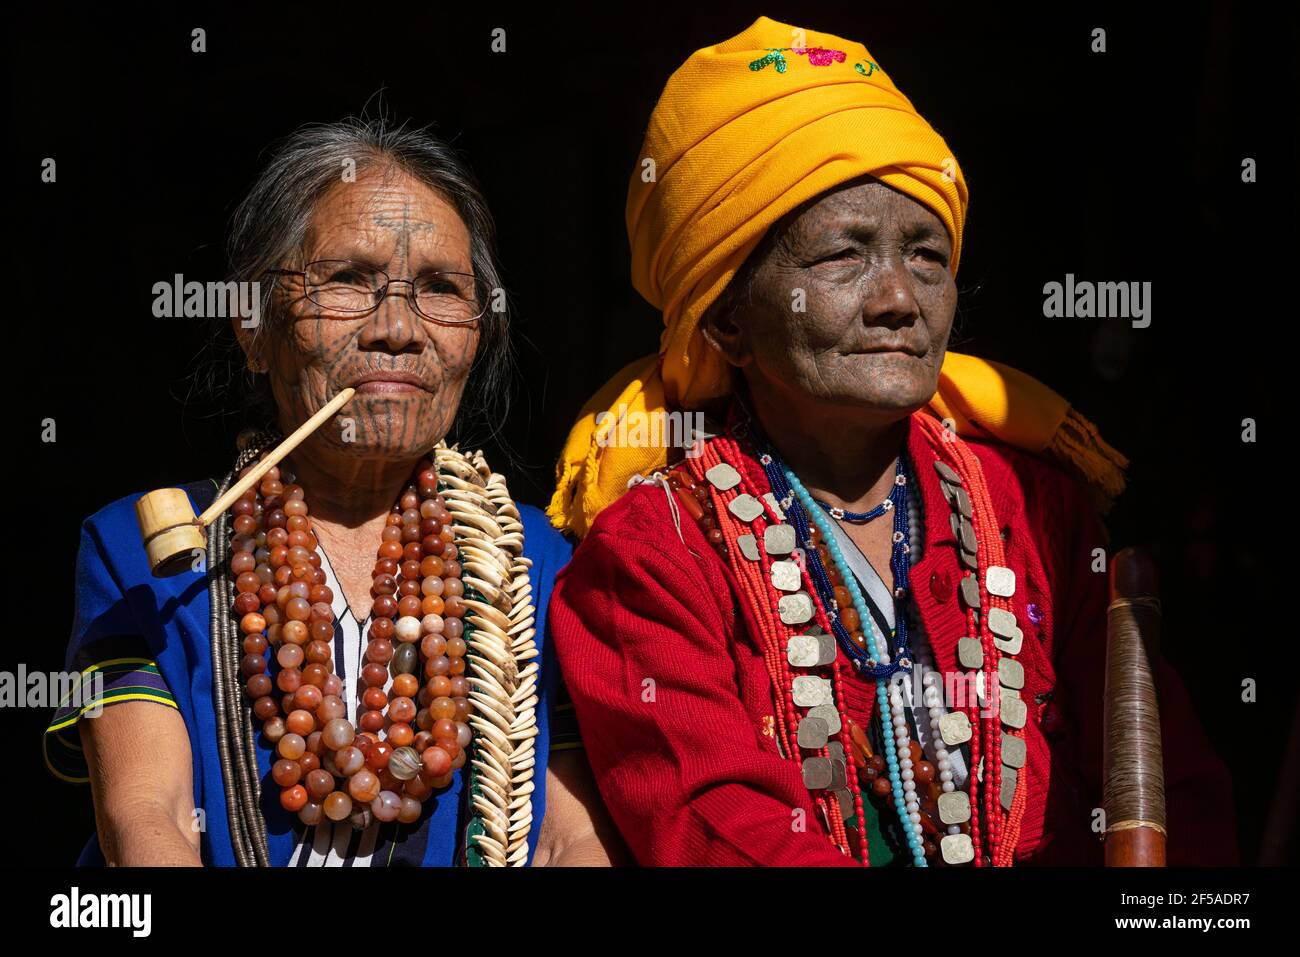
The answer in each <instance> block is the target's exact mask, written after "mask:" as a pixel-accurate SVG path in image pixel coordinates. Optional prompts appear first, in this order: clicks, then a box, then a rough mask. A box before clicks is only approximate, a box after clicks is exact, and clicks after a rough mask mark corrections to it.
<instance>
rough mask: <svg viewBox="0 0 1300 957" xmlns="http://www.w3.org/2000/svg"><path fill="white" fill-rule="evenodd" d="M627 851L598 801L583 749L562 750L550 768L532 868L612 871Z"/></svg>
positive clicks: (549, 765) (554, 757)
mask: <svg viewBox="0 0 1300 957" xmlns="http://www.w3.org/2000/svg"><path fill="white" fill-rule="evenodd" d="M627 863H629V859H628V854H627V849H626V848H625V847H624V846H623V841H622V839H621V838H620V837H619V836H618V831H617V830H616V829H615V828H614V825H613V822H612V821H610V819H609V813H608V812H607V811H606V810H605V805H604V803H603V802H602V801H601V799H600V792H599V791H598V790H597V789H596V782H595V780H594V779H593V778H592V776H591V768H590V767H589V766H588V765H587V758H586V756H585V755H584V753H583V752H582V751H581V750H573V751H559V752H556V753H554V754H552V755H551V756H550V759H549V761H548V763H547V768H546V815H545V817H543V818H542V831H541V834H540V835H538V838H537V851H536V853H535V854H534V855H533V867H612V866H621V865H623V864H627Z"/></svg>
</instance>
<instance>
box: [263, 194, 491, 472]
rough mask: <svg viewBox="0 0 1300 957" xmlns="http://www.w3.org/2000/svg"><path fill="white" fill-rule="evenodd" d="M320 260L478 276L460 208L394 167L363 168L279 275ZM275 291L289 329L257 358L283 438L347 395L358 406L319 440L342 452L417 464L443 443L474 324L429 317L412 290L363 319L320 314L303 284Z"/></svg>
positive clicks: (280, 326) (328, 203)
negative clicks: (347, 391)
mask: <svg viewBox="0 0 1300 957" xmlns="http://www.w3.org/2000/svg"><path fill="white" fill-rule="evenodd" d="M323 259H328V260H353V261H355V262H360V263H363V264H366V265H368V266H371V267H375V268H378V269H381V270H383V271H384V272H385V273H387V274H388V276H389V277H390V278H391V279H407V280H410V279H415V278H416V277H420V276H425V275H427V274H428V273H430V272H432V271H435V270H437V271H449V272H459V273H473V271H474V269H473V265H472V263H471V259H470V237H469V231H468V230H467V229H466V227H465V224H464V222H463V221H462V220H461V218H460V216H459V215H458V214H457V212H456V210H455V208H454V207H453V206H452V205H451V204H450V203H449V202H448V201H447V200H446V199H444V198H443V197H442V196H441V195H439V194H438V193H436V192H435V191H433V190H431V189H430V188H429V187H427V186H425V185H424V184H422V183H420V182H418V181H416V180H414V179H412V178H410V177H409V176H407V175H406V174H405V173H402V172H400V171H398V170H395V169H392V168H388V169H371V170H368V171H366V172H365V173H363V174H360V175H358V177H357V180H356V182H353V183H339V184H338V185H337V186H335V187H334V188H333V189H332V190H331V191H330V192H329V193H327V194H326V195H325V196H324V198H323V199H322V200H321V201H320V202H319V203H318V204H317V207H316V209H315V212H314V215H313V216H312V219H311V222H310V225H309V228H308V231H307V235H306V237H305V240H304V243H303V250H302V258H301V261H300V262H297V263H290V264H286V268H289V269H301V268H302V267H303V266H304V265H305V264H306V263H310V262H315V261H318V260H323ZM280 289H281V290H282V293H281V294H282V295H283V297H284V298H283V299H282V301H281V303H280V305H281V307H282V308H281V310H279V314H280V315H282V316H284V320H283V321H281V322H277V323H275V324H274V326H273V328H271V329H268V330H267V332H268V335H267V337H266V341H265V342H264V343H260V344H259V346H258V348H257V349H256V350H255V351H256V353H257V354H258V355H256V356H255V357H254V361H255V362H257V361H258V360H259V359H260V361H261V362H262V364H263V366H264V369H265V371H266V372H267V373H268V375H269V376H270V380H271V387H272V391H273V393H274V396H275V402H276V406H277V409H278V412H279V417H280V427H281V429H282V430H283V431H284V432H285V434H288V432H289V431H290V430H292V429H294V428H296V427H297V426H298V425H300V424H301V423H302V422H303V421H304V420H306V419H307V418H308V417H310V416H311V415H312V413H314V412H315V411H316V410H317V409H319V408H320V407H321V406H323V405H324V404H325V403H326V402H328V401H329V400H330V398H332V397H333V396H334V395H335V394H336V393H337V392H338V391H339V390H340V389H343V388H344V387H346V386H353V387H355V388H356V389H357V395H356V397H355V398H353V400H352V401H351V402H349V403H348V404H347V405H346V406H345V407H344V408H343V411H342V412H341V413H340V414H339V416H338V417H337V419H336V423H335V424H331V425H326V426H325V427H323V428H322V429H320V430H319V431H318V432H317V433H316V435H317V436H319V437H320V439H319V441H323V442H325V443H327V444H328V445H329V446H331V447H332V448H333V449H334V451H335V452H337V453H339V454H344V455H348V456H351V457H358V458H413V457H416V456H418V455H420V454H422V453H423V452H425V451H427V450H428V449H429V448H430V447H431V446H432V445H434V444H435V443H436V442H437V441H438V440H439V439H441V438H442V437H443V436H445V435H446V434H447V432H448V430H449V429H450V428H451V424H452V420H453V419H454V418H455V416H456V409H457V406H458V405H459V404H460V399H461V395H462V393H463V392H464V389H465V382H466V379H467V378H468V375H469V370H470V365H471V364H472V363H473V360H474V351H475V349H476V347H477V345H478V338H479V330H478V323H477V322H473V323H469V324H467V325H445V324H439V323H437V322H434V321H433V320H430V319H426V318H425V317H423V316H421V315H420V314H419V313H417V312H416V311H415V309H414V308H413V307H412V304H411V301H410V299H409V298H407V294H408V293H409V291H410V289H411V286H410V285H409V284H408V283H397V284H395V285H393V286H391V287H390V288H389V290H388V295H387V296H386V297H385V298H384V299H383V301H382V302H380V304H379V306H378V307H377V308H376V309H374V310H373V311H372V312H368V313H363V314H360V315H348V314H346V313H345V314H339V313H331V312H329V311H327V310H323V309H322V308H321V307H320V306H317V305H316V304H314V303H312V302H310V301H309V300H307V299H306V298H305V296H304V295H303V290H302V285H301V283H300V282H296V281H293V280H289V281H287V282H282V283H281V284H280Z"/></svg>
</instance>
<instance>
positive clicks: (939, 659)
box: [550, 426, 1237, 866]
mask: <svg viewBox="0 0 1300 957" xmlns="http://www.w3.org/2000/svg"><path fill="white" fill-rule="evenodd" d="M908 442H909V448H910V451H911V455H912V458H913V461H914V462H917V463H928V462H930V461H932V460H933V458H934V455H933V452H931V451H930V450H929V449H928V447H927V446H926V444H925V440H924V439H923V438H922V437H921V435H920V432H919V430H918V429H917V428H916V427H915V426H913V428H912V429H911V432H910V436H909V439H908ZM971 447H972V449H973V450H974V451H975V453H976V455H977V456H978V458H979V460H980V463H981V465H982V466H983V469H984V475H985V480H986V482H987V484H988V488H989V492H990V495H991V497H992V500H993V507H994V510H995V511H996V513H997V518H998V523H999V525H1000V526H1001V527H1002V529H1003V531H1004V534H1005V536H1006V541H1005V548H1006V561H1007V565H1008V567H1010V568H1011V569H1013V570H1014V571H1015V573H1016V582H1017V588H1016V594H1015V596H1014V597H1013V599H1012V602H1013V611H1014V613H1015V615H1016V618H1017V621H1018V622H1019V624H1020V626H1021V628H1022V629H1023V631H1024V633H1025V642H1024V647H1023V650H1022V652H1021V654H1020V655H1019V656H1018V658H1019V661H1020V662H1021V663H1022V664H1023V665H1024V669H1025V687H1024V689H1023V691H1022V697H1023V698H1024V699H1025V701H1026V702H1028V703H1029V705H1030V707H1029V711H1030V720H1029V722H1028V723H1027V725H1026V729H1025V740H1026V744H1027V762H1026V767H1025V768H1024V769H1023V770H1022V772H1021V775H1020V784H1019V786H1020V787H1026V788H1028V792H1027V795H1026V796H1027V802H1026V809H1025V814H1024V819H1023V821H1022V824H1021V831H1020V836H1019V841H1018V843H1017V846H1016V852H1015V861H1016V863H1017V864H1030V863H1032V864H1040V863H1041V864H1088V865H1099V864H1100V863H1101V862H1102V848H1101V842H1100V841H1099V839H1098V836H1097V834H1096V832H1095V831H1094V829H1093V828H1094V820H1095V817H1094V813H1095V809H1099V808H1100V807H1101V729H1102V689H1103V682H1104V657H1105V639H1106V624H1105V623H1106V614H1105V607H1106V600H1107V576H1106V574H1105V572H1104V571H1093V568H1094V565H1095V562H1094V555H1093V550H1094V549H1097V548H1104V547H1105V538H1104V535H1105V533H1104V530H1103V528H1102V526H1101V523H1100V521H1099V520H1098V518H1097V515H1096V512H1095V511H1094V509H1093V508H1092V506H1091V504H1090V501H1089V498H1088V496H1087V493H1086V490H1085V489H1084V488H1083V487H1082V486H1081V485H1079V484H1078V483H1076V482H1075V481H1074V480H1073V479H1072V478H1070V477H1069V476H1068V475H1066V474H1065V473H1064V472H1063V471H1061V470H1060V469H1059V468H1057V467H1056V466H1054V465H1052V464H1050V463H1047V462H1044V461H1042V460H1040V459H1037V458H1034V457H1032V456H1030V455H1028V454H1025V453H1021V452H1019V451H1016V450H1012V449H1009V448H1007V447H1005V446H1002V445H998V444H994V443H985V442H972V443H971ZM917 471H918V479H919V483H920V485H921V494H922V498H921V514H922V520H923V524H924V539H923V541H924V547H923V549H922V554H921V559H920V560H919V561H918V562H917V563H916V564H915V565H914V566H913V569H912V574H911V581H912V590H913V594H914V598H915V601H916V602H917V606H918V610H919V611H920V614H921V620H922V622H923V625H924V628H925V631H926V634H927V635H928V636H929V639H930V642H931V645H932V647H933V649H934V659H935V664H936V666H937V667H938V668H940V669H942V670H943V671H945V672H958V671H960V669H959V667H958V664H957V651H956V648H957V640H958V638H960V637H962V635H963V634H964V633H965V616H964V613H963V611H962V607H961V603H960V601H959V599H958V598H957V583H958V582H959V581H960V578H961V570H960V569H959V567H958V556H957V546H956V541H955V540H954V538H953V535H952V532H951V529H950V527H949V523H948V521H947V515H948V512H949V507H948V505H947V503H946V502H945V501H944V499H943V494H942V491H941V489H940V486H939V483H938V481H937V478H936V476H935V474H934V472H933V470H932V469H929V468H928V467H927V468H922V467H920V465H919V464H918V469H917ZM739 594H740V593H739V591H738V589H737V587H736V583H735V580H734V578H733V576H732V573H731V570H730V569H729V568H728V567H727V566H726V565H724V564H723V562H722V561H721V560H720V559H719V558H718V556H717V555H716V554H715V553H714V551H713V549H712V548H710V547H709V545H708V544H707V542H706V541H705V539H704V536H703V534H702V533H701V532H700V530H699V529H698V527H697V526H696V525H695V523H694V522H692V521H691V520H690V519H689V517H688V516H685V515H683V517H682V522H681V535H680V537H679V535H678V531H677V528H676V527H675V525H674V522H673V519H672V516H671V514H670V512H669V508H668V504H667V498H666V492H665V491H664V489H662V488H660V487H658V486H653V485H641V486H638V487H636V488H633V489H632V490H630V491H629V492H628V493H627V494H625V495H624V496H623V497H622V498H621V499H620V500H619V501H618V502H617V503H615V504H614V505H612V506H610V507H609V508H608V509H606V510H605V511H604V512H603V513H602V514H601V515H600V516H599V517H598V518H597V520H596V522H595V523H594V524H593V526H592V529H591V531H590V533H589V534H588V536H587V538H586V540H585V541H583V543H582V544H581V545H580V546H579V547H578V549H577V550H576V552H575V553H574V555H573V559H572V560H571V561H570V563H569V565H568V566H567V567H566V568H565V569H564V570H563V571H562V572H561V573H560V575H559V576H558V577H557V579H556V584H555V590H554V592H553V593H552V595H551V606H550V626H551V631H552V635H553V640H554V641H555V647H556V651H557V653H558V655H559V659H560V665H561V668H562V670H563V673H564V678H565V681H566V682H567V684H568V689H569V692H570V694H571V695H572V697H573V701H574V705H575V708H576V711H577V716H578V722H579V725H580V727H581V729H582V738H583V742H584V744H585V746H586V749H587V755H588V758H589V760H590V762H591V767H592V769H593V771H594V772H595V775H596V778H597V780H598V782H599V785H600V790H601V794H602V795H603V796H604V799H605V802H606V804H607V805H608V807H609V810H610V813H611V814H612V815H613V818H614V820H615V822H616V823H617V825H618V827H619V830H620V831H621V832H622V835H623V837H624V839H625V840H626V841H627V843H628V845H629V847H630V848H631V850H632V852H633V854H634V855H635V856H636V859H637V861H638V862H640V863H641V864H647V865H737V864H740V865H744V864H761V865H836V866H843V865H854V864H855V863H856V862H854V861H853V860H851V859H850V858H848V857H846V856H844V855H842V854H841V853H840V852H839V851H837V850H836V849H835V848H834V847H832V846H831V844H830V842H829V841H828V839H827V836H826V833H825V829H824V827H823V826H822V824H821V819H820V816H819V815H818V814H816V813H815V812H814V810H813V805H812V802H811V801H810V800H809V795H808V791H807V789H806V788H805V787H804V785H803V781H802V778H801V775H800V772H799V768H798V766H797V765H796V764H794V763H792V762H790V761H788V760H786V759H785V758H783V757H781V755H780V753H779V752H778V750H777V745H776V741H775V736H774V731H773V727H772V725H773V719H772V715H773V707H774V705H773V689H772V685H771V680H770V678H769V677H768V673H767V670H766V668H765V667H764V664H763V659H762V654H761V652H760V650H759V649H758V648H757V647H756V645H755V643H754V642H753V641H752V640H751V639H750V634H751V633H752V626H751V623H750V622H749V621H748V620H747V619H748V616H749V614H750V611H749V609H748V608H747V607H746V606H745V604H744V603H743V602H742V600H741V599H740V597H739ZM1030 603H1033V604H1035V605H1036V606H1037V608H1038V611H1039V612H1040V614H1041V617H1039V622H1038V624H1037V625H1035V624H1034V623H1033V621H1032V619H1031V617H1030V615H1029V612H1028V605H1029V604H1030ZM1036 617H1037V616H1036ZM840 654H841V658H842V659H843V652H842V651H841V653H840ZM847 673H848V672H846V674H847ZM1156 680H1157V689H1158V693H1159V696H1160V706H1161V716H1162V725H1163V728H1164V729H1165V732H1166V733H1165V737H1164V757H1165V786H1166V798H1167V805H1168V818H1167V823H1168V827H1169V846H1168V860H1169V864H1170V865H1179V864H1184V865H1186V864H1206V865H1208V864H1215V865H1232V864H1235V863H1237V852H1236V837H1235V827H1234V819H1233V812H1232V796H1231V784H1230V780H1229V777H1228V774H1227V771H1226V769H1225V768H1224V766H1223V764H1222V762H1221V761H1220V760H1219V759H1218V758H1217V757H1216V756H1215V754H1214V752H1213V750H1212V748H1211V747H1210V744H1209V742H1208V740H1207V739H1206V737H1205V734H1204V732H1203V730H1202V729H1201V726H1200V724H1199V722H1198V720H1197V718H1196V716H1195V714H1194V712H1193V711H1192V708H1191V704H1190V702H1189V700H1188V697H1187V693H1186V691H1185V689H1184V688H1183V685H1182V682H1181V681H1180V680H1179V678H1178V676H1177V674H1176V673H1175V672H1174V671H1173V670H1172V668H1170V667H1169V666H1168V665H1167V664H1166V663H1164V662H1161V663H1160V664H1159V666H1158V672H1157V675H1156ZM873 688H874V684H873V683H871V682H868V681H864V680H862V679H861V678H857V677H851V678H849V679H848V681H847V682H846V686H845V698H846V704H847V705H848V710H849V713H850V714H851V715H853V716H854V719H855V720H857V721H858V722H859V723H860V724H862V725H863V726H865V725H866V721H867V720H868V718H869V715H870V712H871V710H872V707H873V705H874V692H873ZM795 809H802V810H803V812H804V813H803V814H802V815H798V814H795V813H794V811H795ZM797 821H803V822H806V826H805V827H802V828H801V827H796V826H794V825H795V822H797Z"/></svg>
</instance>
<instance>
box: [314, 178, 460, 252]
mask: <svg viewBox="0 0 1300 957" xmlns="http://www.w3.org/2000/svg"><path fill="white" fill-rule="evenodd" d="M303 246H304V249H303V255H304V256H305V258H306V260H307V261H311V260H316V259H355V260H357V261H360V262H365V263H367V264H369V265H373V266H378V267H380V268H389V267H397V268H399V269H405V268H410V269H425V268H436V269H448V270H454V271H461V272H471V271H472V269H471V268H470V236H469V230H468V229H467V228H466V226H465V223H464V221H463V220H462V219H461V218H460V214H459V213H457V211H456V208H455V207H454V206H453V205H452V204H451V202H450V201H449V200H448V199H447V197H446V196H445V195H443V194H442V193H441V192H440V191H438V190H436V189H434V188H433V187H431V186H429V185H428V184H426V183H423V182H421V181H420V180H418V179H416V178H415V177H413V176H411V175H410V174H409V173H406V172H405V171H402V170H400V169H397V168H395V167H392V166H388V167H385V168H383V169H372V170H366V171H365V172H362V173H359V174H358V176H357V179H356V181H355V182H339V183H338V184H336V185H335V186H333V187H331V188H330V189H329V190H328V191H327V192H326V193H325V195H323V196H322V197H321V198H320V200H319V201H317V203H316V205H315V208H314V209H313V210H312V214H311V218H310V219H309V221H308V225H307V230H306V234H305V236H304V240H303Z"/></svg>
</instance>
